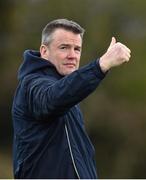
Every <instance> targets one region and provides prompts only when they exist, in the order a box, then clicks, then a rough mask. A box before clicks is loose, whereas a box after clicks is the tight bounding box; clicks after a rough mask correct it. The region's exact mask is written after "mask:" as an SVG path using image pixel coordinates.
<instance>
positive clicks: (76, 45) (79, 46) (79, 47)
mask: <svg viewBox="0 0 146 180" xmlns="http://www.w3.org/2000/svg"><path fill="white" fill-rule="evenodd" d="M59 46H71V45H70V44H65V43H64V44H60V45H59ZM75 47H77V48H81V46H78V45H75Z"/></svg>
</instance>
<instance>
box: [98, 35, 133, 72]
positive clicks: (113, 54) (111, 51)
mask: <svg viewBox="0 0 146 180" xmlns="http://www.w3.org/2000/svg"><path fill="white" fill-rule="evenodd" d="M130 54H131V51H130V49H129V48H128V47H127V46H125V45H124V44H122V43H120V42H116V39H115V37H112V39H111V43H110V45H109V47H108V49H107V51H106V53H105V54H104V55H103V56H102V57H101V58H100V61H99V64H100V67H101V69H102V71H103V72H106V71H108V70H109V69H111V68H112V67H115V66H119V65H121V64H123V63H124V62H128V61H129V59H130V57H131V55H130Z"/></svg>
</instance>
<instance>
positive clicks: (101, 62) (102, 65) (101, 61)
mask: <svg viewBox="0 0 146 180" xmlns="http://www.w3.org/2000/svg"><path fill="white" fill-rule="evenodd" d="M107 62H108V61H106V60H105V58H104V56H102V57H101V58H100V59H99V65H100V68H101V70H102V71H103V72H104V73H105V72H107V71H108V70H109V69H110V67H109V64H108V63H107Z"/></svg>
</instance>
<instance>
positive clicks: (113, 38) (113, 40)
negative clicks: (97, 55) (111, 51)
mask: <svg viewBox="0 0 146 180" xmlns="http://www.w3.org/2000/svg"><path fill="white" fill-rule="evenodd" d="M114 44H116V38H115V37H112V40H111V43H110V45H109V48H111V47H112V46H113V45H114Z"/></svg>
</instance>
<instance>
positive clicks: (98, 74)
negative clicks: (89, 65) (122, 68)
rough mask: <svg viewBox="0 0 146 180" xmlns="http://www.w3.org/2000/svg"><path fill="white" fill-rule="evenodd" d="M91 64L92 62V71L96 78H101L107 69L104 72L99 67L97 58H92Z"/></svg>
mask: <svg viewBox="0 0 146 180" xmlns="http://www.w3.org/2000/svg"><path fill="white" fill-rule="evenodd" d="M93 64H94V66H93V71H94V73H95V75H96V76H97V78H100V79H103V78H104V77H105V75H106V74H107V72H108V71H107V72H105V73H104V72H103V71H102V70H101V67H100V64H99V59H96V60H94V61H93Z"/></svg>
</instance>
